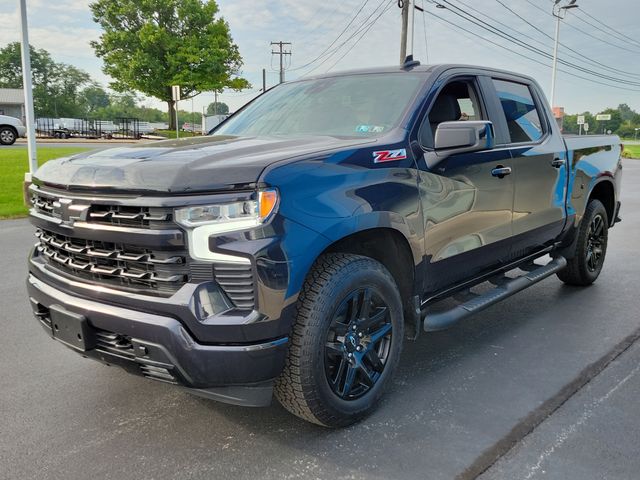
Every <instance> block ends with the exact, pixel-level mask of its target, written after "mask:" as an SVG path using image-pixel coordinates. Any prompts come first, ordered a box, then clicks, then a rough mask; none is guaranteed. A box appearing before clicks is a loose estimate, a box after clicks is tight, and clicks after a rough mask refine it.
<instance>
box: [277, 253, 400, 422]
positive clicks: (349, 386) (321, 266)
mask: <svg viewBox="0 0 640 480" xmlns="http://www.w3.org/2000/svg"><path fill="white" fill-rule="evenodd" d="M363 306H366V308H363ZM403 328H404V318H403V313H402V301H401V298H400V293H399V292H398V287H397V285H396V283H395V281H394V279H393V277H392V276H391V274H390V273H389V272H388V270H387V269H386V268H385V267H384V266H383V265H382V264H380V263H379V262H377V261H375V260H373V259H371V258H369V257H363V256H360V255H351V254H341V253H335V254H327V255H323V256H321V257H320V258H319V259H318V260H317V261H316V263H315V265H314V266H313V268H312V270H311V272H310V273H309V275H308V277H307V279H306V281H305V284H304V287H303V289H302V292H301V293H300V297H299V299H298V303H297V317H296V321H295V324H294V326H293V330H292V333H291V344H290V347H289V352H288V355H287V359H286V362H285V368H284V370H283V372H282V373H281V375H280V376H279V377H278V379H277V380H276V385H275V395H276V398H277V399H278V400H279V402H280V403H281V404H282V406H283V407H284V408H286V409H287V410H289V411H290V412H291V413H293V414H294V415H297V416H298V417H300V418H302V419H304V420H307V421H309V422H312V423H316V424H318V425H322V426H326V427H334V428H336V427H344V426H347V425H351V424H353V423H355V422H357V421H359V420H361V419H362V418H364V417H365V416H367V415H368V414H370V413H371V412H372V411H373V410H374V409H375V407H376V404H377V403H378V400H379V399H380V397H381V396H382V395H383V393H384V390H385V387H386V386H387V385H388V384H389V381H390V380H391V378H392V376H393V373H394V371H395V369H396V367H397V364H398V360H399V358H400V353H401V349H402V339H403ZM376 359H377V360H376Z"/></svg>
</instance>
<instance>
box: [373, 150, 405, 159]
mask: <svg viewBox="0 0 640 480" xmlns="http://www.w3.org/2000/svg"><path fill="white" fill-rule="evenodd" d="M406 158H407V150H406V149H404V148H400V149H398V150H382V151H380V152H373V163H384V162H397V161H398V160H406Z"/></svg>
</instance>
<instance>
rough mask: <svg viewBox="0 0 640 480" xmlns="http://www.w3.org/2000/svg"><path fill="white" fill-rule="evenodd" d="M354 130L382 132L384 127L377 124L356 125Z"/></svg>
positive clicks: (359, 131)
mask: <svg viewBox="0 0 640 480" xmlns="http://www.w3.org/2000/svg"><path fill="white" fill-rule="evenodd" d="M356 132H358V133H382V132H384V127H381V126H378V125H358V126H357V127H356Z"/></svg>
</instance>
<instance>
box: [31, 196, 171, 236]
mask: <svg viewBox="0 0 640 480" xmlns="http://www.w3.org/2000/svg"><path fill="white" fill-rule="evenodd" d="M80 203H82V201H81V202H80ZM31 204H32V205H33V208H34V209H35V210H36V212H38V213H41V214H44V215H48V216H53V217H56V216H58V215H57V211H56V210H57V208H60V202H59V198H57V197H55V196H50V195H48V194H43V193H41V192H33V193H32V195H31ZM87 206H88V209H87V212H86V213H84V214H83V215H82V218H80V219H81V220H82V221H85V222H88V223H92V224H98V225H112V226H116V227H132V228H142V229H156V230H162V229H168V228H175V223H173V209H172V208H169V207H138V206H128V205H112V204H102V203H92V204H90V205H89V204H87Z"/></svg>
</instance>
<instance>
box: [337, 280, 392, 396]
mask: <svg viewBox="0 0 640 480" xmlns="http://www.w3.org/2000/svg"><path fill="white" fill-rule="evenodd" d="M392 335H393V325H392V323H391V319H390V316H389V307H388V306H387V305H386V303H385V302H384V300H383V299H382V298H381V297H380V296H379V295H378V294H377V293H376V292H375V291H374V290H373V289H372V288H371V287H364V288H360V289H358V290H356V291H354V292H352V293H351V294H350V295H349V296H348V297H347V298H346V299H345V300H344V301H343V302H342V304H341V305H340V306H339V307H338V309H337V310H336V314H335V315H334V317H333V319H332V321H331V325H330V327H329V334H328V336H327V344H326V347H325V373H326V375H327V380H328V381H329V386H330V387H331V390H332V391H333V392H334V393H335V394H336V395H337V396H338V397H340V398H341V399H343V400H355V399H358V398H360V397H362V396H363V395H365V394H366V393H367V392H368V391H369V390H370V389H371V388H373V386H374V385H375V384H376V382H377V381H378V380H379V379H380V377H381V375H382V372H383V371H384V368H385V364H386V362H387V359H388V357H389V352H390V349H391V341H392Z"/></svg>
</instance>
